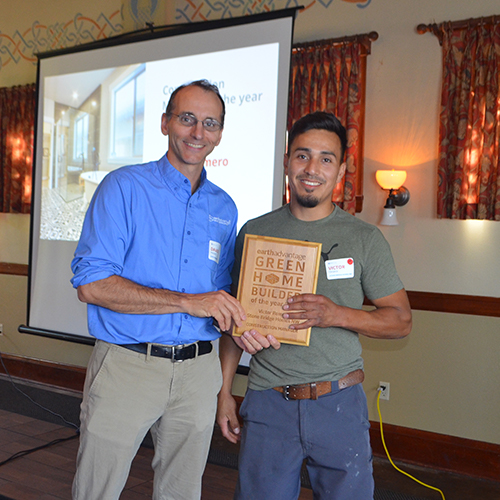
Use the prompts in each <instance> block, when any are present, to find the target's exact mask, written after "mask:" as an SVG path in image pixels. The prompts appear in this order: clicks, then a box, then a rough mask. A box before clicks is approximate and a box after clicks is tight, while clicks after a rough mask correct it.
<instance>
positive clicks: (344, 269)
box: [325, 257, 354, 280]
mask: <svg viewBox="0 0 500 500" xmlns="http://www.w3.org/2000/svg"><path fill="white" fill-rule="evenodd" d="M325 267H326V277H327V278H328V279H329V280H344V279H347V278H354V260H353V259H352V258H350V257H349V258H347V259H333V260H327V261H326V262H325Z"/></svg>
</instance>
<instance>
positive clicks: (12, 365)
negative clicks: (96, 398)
mask: <svg viewBox="0 0 500 500" xmlns="http://www.w3.org/2000/svg"><path fill="white" fill-rule="evenodd" d="M2 359H3V362H4V364H5V367H6V368H7V370H8V372H9V374H10V375H11V376H12V377H19V378H22V379H26V380H31V381H33V382H39V383H43V384H49V385H52V386H54V387H58V388H61V389H70V390H73V391H83V384H84V381H85V373H86V371H87V370H86V369H85V368H82V367H80V366H71V365H64V364H59V363H51V362H49V361H43V360H40V359H33V358H25V357H22V356H13V355H10V354H2ZM0 373H5V370H4V368H3V366H2V365H1V364H0Z"/></svg>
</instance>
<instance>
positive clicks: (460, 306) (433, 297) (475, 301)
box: [407, 291, 500, 318]
mask: <svg viewBox="0 0 500 500" xmlns="http://www.w3.org/2000/svg"><path fill="white" fill-rule="evenodd" d="M407 293H408V298H409V300H410V304H411V308H412V309H414V310H416V311H435V312H444V313H456V314H473V315H477V316H494V317H497V318H498V317H500V297H486V296H481V295H458V294H452V293H436V292H412V291H408V292H407Z"/></svg>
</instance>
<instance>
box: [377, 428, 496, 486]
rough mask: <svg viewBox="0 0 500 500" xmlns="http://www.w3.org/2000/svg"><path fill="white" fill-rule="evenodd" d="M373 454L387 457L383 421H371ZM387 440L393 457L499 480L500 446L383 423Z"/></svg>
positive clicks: (443, 469)
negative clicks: (382, 436) (383, 442)
mask: <svg viewBox="0 0 500 500" xmlns="http://www.w3.org/2000/svg"><path fill="white" fill-rule="evenodd" d="M370 424H371V428H370V439H371V444H372V450H373V454H374V455H375V456H378V457H386V453H385V450H384V447H383V444H382V439H381V435H380V424H379V423H378V422H370ZM383 432H384V440H385V443H386V445H387V449H388V450H389V454H390V455H391V458H392V459H393V460H397V461H402V462H406V463H409V464H414V465H419V466H423V467H431V468H433V469H438V470H442V471H447V472H454V473H456V474H463V475H467V476H472V477H476V478H481V479H490V480H493V481H499V478H500V445H498V444H493V443H485V442H482V441H474V440H472V439H464V438H459V437H455V436H447V435H445V434H437V433H434V432H426V431H421V430H418V429H409V428H407V427H399V426H397V425H390V424H384V425H383Z"/></svg>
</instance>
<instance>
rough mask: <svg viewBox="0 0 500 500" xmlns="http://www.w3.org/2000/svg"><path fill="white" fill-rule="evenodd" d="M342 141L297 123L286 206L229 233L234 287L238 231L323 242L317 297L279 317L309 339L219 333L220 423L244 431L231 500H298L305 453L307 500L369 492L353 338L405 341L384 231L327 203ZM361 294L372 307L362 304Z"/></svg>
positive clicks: (404, 301) (320, 125)
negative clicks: (294, 341)
mask: <svg viewBox="0 0 500 500" xmlns="http://www.w3.org/2000/svg"><path fill="white" fill-rule="evenodd" d="M346 144H347V140H346V131H345V129H344V127H343V126H342V125H341V124H340V122H339V121H338V120H337V118H335V116H333V115H332V114H330V113H324V112H316V113H312V114H309V115H306V116H305V117H303V118H301V119H300V120H298V121H297V122H296V123H295V125H294V126H293V127H292V129H291V131H290V134H289V146H288V153H287V155H285V172H286V174H287V175H288V181H289V186H290V195H291V197H290V203H289V204H288V205H286V206H284V207H282V208H280V209H278V210H275V211H273V212H271V213H269V214H266V215H263V216H262V217H259V218H257V219H254V220H251V221H249V222H247V223H246V224H245V226H243V228H242V229H241V231H240V234H239V235H238V240H237V243H236V261H235V265H234V269H233V286H235V285H237V282H238V277H239V276H238V274H239V269H240V261H241V254H242V249H243V241H244V236H245V234H257V235H263V236H274V237H280V238H288V239H296V240H304V241H312V242H318V243H322V262H321V265H320V270H319V276H318V286H317V290H316V294H303V295H298V296H295V297H292V298H290V299H288V301H287V302H286V303H285V304H284V305H283V317H284V318H285V319H293V320H301V323H299V324H297V323H295V324H292V325H290V328H291V329H304V328H309V327H312V330H311V337H310V344H309V346H307V347H306V346H298V345H290V344H280V343H279V342H278V341H277V340H276V339H275V338H274V337H272V336H270V335H269V336H268V337H264V336H262V335H261V334H260V333H259V332H256V331H254V330H253V331H249V332H245V333H244V334H243V335H242V337H231V336H229V335H223V336H222V338H221V340H220V349H219V351H220V358H221V363H222V371H223V376H224V383H223V387H222V390H221V392H220V394H219V407H218V413H217V421H218V423H219V425H220V426H221V429H222V433H223V435H224V436H225V437H226V438H227V439H229V440H230V441H232V442H237V441H238V440H239V439H240V435H241V448H240V459H239V478H238V486H237V490H236V495H235V498H237V499H238V500H243V499H248V500H253V499H256V498H258V499H259V500H266V499H269V500H275V499H284V500H288V499H294V498H297V497H298V494H299V490H300V469H301V465H302V462H303V461H304V460H306V464H307V468H308V471H309V477H310V479H311V485H312V488H313V491H314V494H315V498H320V499H327V498H328V499H335V500H352V499H356V500H368V499H371V498H373V490H374V485H373V474H372V465H371V448H370V443H369V433H368V431H369V422H368V412H367V405H366V397H365V395H364V392H363V389H362V387H361V382H362V381H363V378H364V374H363V360H362V358H361V345H360V342H359V338H358V336H359V335H360V334H361V335H365V336H368V337H373V338H386V339H389V338H400V337H404V336H406V335H408V334H409V332H410V330H411V310H410V306H409V303H408V298H407V296H406V292H405V290H404V288H403V284H402V283H401V281H400V279H399V277H398V275H397V272H396V269H395V266H394V261H393V259H392V255H391V251H390V248H389V245H388V243H387V242H386V240H385V239H384V237H383V235H382V234H381V232H380V231H379V230H378V229H377V228H376V227H375V226H372V225H370V224H367V223H365V222H363V221H360V220H359V219H356V218H355V217H353V216H351V215H349V214H347V213H346V212H344V211H342V210H341V209H340V208H339V207H337V206H335V205H334V204H333V203H332V201H331V199H332V192H333V190H334V188H335V186H336V184H337V183H338V182H339V181H341V179H342V177H343V175H344V172H345V168H346V164H345V163H344V162H343V158H344V154H345V149H346ZM344 262H348V263H349V269H350V271H349V273H347V275H346V274H345V273H344V274H342V275H338V274H336V273H335V271H334V270H335V268H336V265H335V264H336V263H344ZM365 296H366V297H368V298H369V299H370V300H371V302H372V303H373V305H374V306H375V308H374V309H373V310H370V311H366V310H363V309H362V304H363V300H364V297H365ZM242 349H243V350H245V351H246V352H249V353H250V354H253V357H252V360H251V363H250V373H249V383H248V391H247V394H246V396H245V400H244V402H243V404H242V407H241V410H240V413H241V416H242V417H243V420H244V426H243V430H242V432H240V428H239V424H238V420H237V417H236V403H235V401H234V398H233V397H232V395H231V386H232V381H233V378H234V374H235V371H236V368H237V366H238V362H239V359H240V356H241V351H242Z"/></svg>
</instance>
